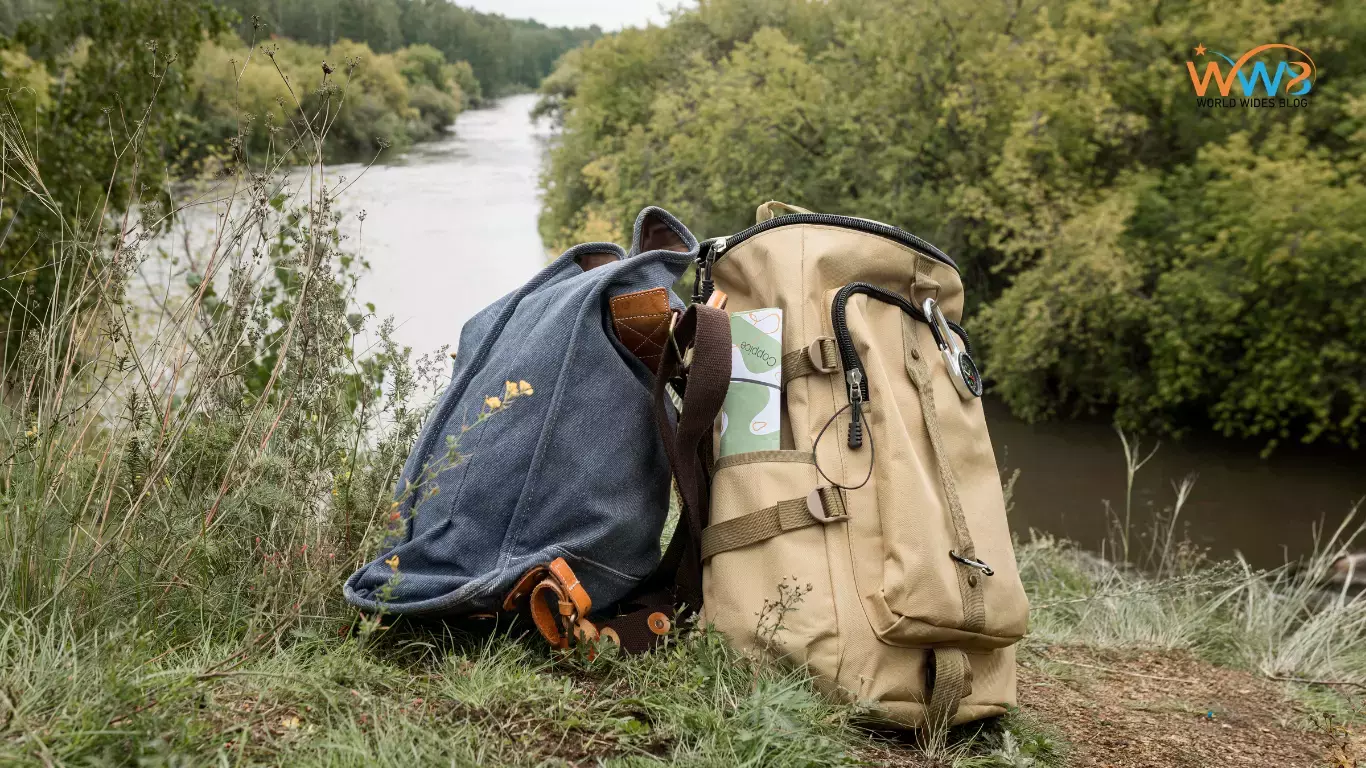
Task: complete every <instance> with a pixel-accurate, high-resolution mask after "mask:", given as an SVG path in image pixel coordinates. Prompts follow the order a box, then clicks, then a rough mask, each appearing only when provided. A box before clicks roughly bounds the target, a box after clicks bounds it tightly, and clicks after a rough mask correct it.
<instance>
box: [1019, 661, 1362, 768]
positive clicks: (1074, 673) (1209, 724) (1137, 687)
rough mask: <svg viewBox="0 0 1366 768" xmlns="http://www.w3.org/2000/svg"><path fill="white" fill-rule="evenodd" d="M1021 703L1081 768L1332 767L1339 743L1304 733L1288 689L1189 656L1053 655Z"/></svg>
mask: <svg viewBox="0 0 1366 768" xmlns="http://www.w3.org/2000/svg"><path fill="white" fill-rule="evenodd" d="M1019 698H1020V706H1021V708H1022V709H1023V710H1025V711H1026V712H1032V713H1033V714H1035V715H1036V716H1037V717H1038V718H1039V719H1040V720H1043V721H1045V722H1047V723H1049V724H1051V725H1052V726H1053V727H1055V728H1057V729H1058V730H1059V731H1060V732H1061V733H1062V734H1063V735H1064V736H1065V737H1066V738H1067V740H1068V741H1069V742H1071V744H1072V751H1071V754H1070V759H1069V761H1068V762H1069V763H1070V764H1071V765H1075V766H1079V767H1085V768H1092V767H1094V768H1187V767H1189V768H1211V767H1212V766H1220V767H1221V768H1222V767H1225V766H1226V767H1228V768H1243V767H1244V766H1246V768H1300V766H1304V767H1305V768H1311V767H1315V768H1316V767H1318V766H1324V765H1333V764H1334V763H1333V762H1332V760H1333V753H1334V744H1333V739H1332V738H1330V736H1329V735H1328V734H1327V733H1323V732H1314V731H1312V730H1306V728H1307V720H1306V717H1305V715H1304V713H1302V712H1300V711H1299V710H1298V709H1297V708H1296V707H1295V706H1294V704H1293V703H1291V702H1290V701H1288V700H1287V698H1286V695H1285V691H1284V690H1283V689H1282V687H1281V686H1280V684H1278V683H1276V682H1273V681H1270V680H1267V679H1265V678H1262V677H1258V676H1256V675H1253V674H1250V673H1247V672H1242V671H1237V670H1232V669H1225V668H1222V667H1216V666H1213V665H1211V664H1209V663H1206V662H1204V661H1201V660H1199V659H1197V658H1195V657H1194V656H1192V655H1191V654H1189V653H1184V652H1152V651H1142V652H1140V651H1098V650H1095V649H1090V648H1081V647H1056V646H1055V647H1051V648H1047V649H1045V650H1043V651H1041V652H1040V653H1038V654H1034V655H1033V658H1030V659H1026V660H1025V661H1024V662H1023V663H1022V664H1021V666H1020V691H1019ZM1347 764H1348V765H1351V763H1347Z"/></svg>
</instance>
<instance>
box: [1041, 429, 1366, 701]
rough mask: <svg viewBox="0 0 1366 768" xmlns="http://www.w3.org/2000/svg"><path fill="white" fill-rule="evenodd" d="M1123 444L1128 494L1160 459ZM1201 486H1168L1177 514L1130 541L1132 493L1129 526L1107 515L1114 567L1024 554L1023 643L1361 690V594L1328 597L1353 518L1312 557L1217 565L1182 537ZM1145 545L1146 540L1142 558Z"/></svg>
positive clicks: (1364, 673)
mask: <svg viewBox="0 0 1366 768" xmlns="http://www.w3.org/2000/svg"><path fill="white" fill-rule="evenodd" d="M1121 438H1122V439H1123V442H1124V448H1125V450H1124V455H1125V459H1126V465H1127V466H1126V478H1127V479H1126V483H1127V487H1128V488H1129V489H1130V490H1131V489H1132V487H1133V483H1134V479H1135V477H1136V476H1137V475H1138V473H1139V471H1140V470H1141V469H1142V468H1143V465H1144V464H1146V463H1147V462H1148V461H1149V460H1150V459H1151V458H1152V455H1153V453H1152V452H1149V453H1147V454H1146V455H1144V454H1143V453H1142V452H1141V451H1140V450H1139V448H1138V444H1137V442H1134V441H1131V440H1130V439H1128V438H1127V436H1124V435H1122V434H1121ZM1155 450H1156V449H1154V451H1155ZM1195 483H1196V478H1195V477H1194V476H1190V477H1186V478H1184V479H1183V480H1181V481H1180V482H1178V483H1174V484H1173V486H1172V491H1173V501H1172V504H1171V505H1170V506H1169V507H1167V509H1166V510H1165V511H1164V513H1162V514H1159V515H1158V516H1157V518H1156V520H1155V521H1154V523H1153V525H1152V530H1150V531H1147V532H1139V531H1135V530H1134V527H1133V523H1132V518H1131V516H1130V514H1129V506H1130V503H1129V501H1128V500H1127V496H1128V495H1131V493H1129V494H1126V503H1125V511H1124V514H1123V517H1121V516H1120V515H1117V514H1114V513H1113V512H1111V511H1110V510H1108V508H1107V514H1108V515H1109V516H1110V520H1111V523H1112V527H1111V535H1110V539H1109V541H1108V542H1107V544H1106V546H1105V547H1104V550H1106V551H1108V552H1111V553H1114V555H1115V559H1113V560H1110V559H1105V558H1104V557H1100V556H1095V555H1091V554H1089V553H1086V552H1083V551H1080V550H1078V549H1077V548H1076V547H1075V546H1074V545H1073V544H1071V543H1070V542H1067V541H1062V540H1058V539H1056V538H1054V537H1051V536H1047V535H1042V534H1038V533H1035V534H1033V535H1032V537H1031V539H1030V540H1029V541H1028V542H1024V543H1021V544H1019V545H1017V548H1016V550H1017V555H1018V557H1019V561H1020V569H1021V575H1022V578H1023V579H1024V582H1025V586H1026V589H1027V590H1028V592H1029V594H1030V601H1031V608H1032V615H1031V622H1030V636H1029V638H1028V639H1027V643H1028V644H1030V645H1032V646H1034V647H1036V648H1039V647H1044V646H1046V645H1048V644H1054V643H1065V644H1082V645H1087V646H1091V647H1103V648H1153V649H1186V650H1191V651H1194V652H1196V653H1198V654H1200V655H1202V656H1204V657H1206V658H1208V659H1210V660H1212V661H1215V662H1217V663H1220V664H1225V665H1229V666H1235V667H1241V668H1246V669H1249V670H1253V671H1256V672H1258V673H1260V674H1262V675H1265V676H1266V677H1268V678H1271V679H1274V680H1281V681H1285V682H1287V683H1291V684H1293V685H1298V686H1305V685H1308V686H1314V685H1317V686H1326V687H1329V688H1333V689H1335V690H1337V691H1340V692H1343V693H1347V694H1353V693H1357V692H1360V691H1363V690H1366V592H1363V591H1360V590H1358V589H1354V588H1353V585H1351V584H1350V583H1347V582H1344V583H1343V584H1342V585H1341V586H1340V587H1337V588H1334V587H1331V586H1330V584H1331V582H1332V579H1331V578H1330V577H1331V576H1332V575H1333V572H1334V563H1335V562H1337V561H1338V559H1339V558H1341V557H1344V556H1346V555H1348V554H1350V553H1352V552H1354V551H1355V550H1357V549H1358V548H1359V547H1360V546H1361V544H1360V542H1361V539H1362V534H1363V531H1366V525H1363V524H1362V523H1361V521H1360V520H1359V519H1358V517H1357V510H1356V509H1354V510H1353V511H1352V513H1351V514H1349V515H1348V516H1347V518H1346V519H1345V520H1344V521H1343V522H1342V523H1341V524H1340V525H1339V526H1338V527H1337V528H1336V529H1334V530H1333V531H1332V532H1331V533H1328V534H1327V535H1322V534H1323V532H1321V531H1320V532H1318V533H1317V534H1316V535H1315V540H1314V546H1313V549H1312V552H1311V553H1310V554H1309V555H1308V556H1307V557H1305V558H1302V559H1301V560H1299V561H1297V562H1290V563H1286V564H1284V565H1282V566H1280V567H1277V568H1270V569H1258V568H1254V567H1252V566H1251V565H1250V564H1249V563H1248V562H1247V561H1246V560H1245V559H1244V558H1242V556H1241V555H1239V556H1235V558H1234V559H1232V560H1229V561H1211V560H1209V559H1208V558H1207V557H1206V554H1205V553H1204V551H1203V550H1201V549H1199V548H1197V547H1196V546H1194V545H1193V544H1191V543H1190V542H1189V541H1188V540H1186V539H1184V538H1183V537H1180V536H1178V535H1177V522H1178V521H1179V520H1180V518H1181V513H1182V510H1183V507H1184V506H1185V504H1186V502H1187V500H1188V499H1189V498H1190V495H1191V492H1192V490H1193V488H1194V486H1195ZM1139 533H1144V535H1146V536H1147V538H1148V539H1149V544H1148V547H1147V549H1146V551H1145V552H1143V553H1141V556H1140V553H1139V549H1140V548H1139V547H1138V546H1136V545H1137V542H1138V540H1139V538H1140V537H1139ZM1130 555H1133V557H1132V558H1131V557H1130ZM1349 581H1350V580H1349Z"/></svg>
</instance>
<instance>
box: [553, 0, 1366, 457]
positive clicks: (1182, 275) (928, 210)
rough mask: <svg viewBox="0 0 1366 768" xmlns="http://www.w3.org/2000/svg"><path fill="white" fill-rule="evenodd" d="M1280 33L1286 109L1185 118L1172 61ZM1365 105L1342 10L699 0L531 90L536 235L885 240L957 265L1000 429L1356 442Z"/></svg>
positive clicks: (1362, 341) (1365, 312)
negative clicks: (1309, 65) (1017, 417)
mask: <svg viewBox="0 0 1366 768" xmlns="http://www.w3.org/2000/svg"><path fill="white" fill-rule="evenodd" d="M1280 41H1284V42H1289V43H1291V44H1294V45H1296V46H1298V47H1300V48H1302V49H1304V50H1306V51H1309V52H1310V53H1311V54H1312V55H1313V57H1314V60H1315V62H1316V63H1317V65H1318V71H1319V76H1318V78H1317V80H1316V82H1315V83H1314V87H1313V91H1312V93H1311V94H1310V102H1311V103H1310V106H1309V107H1307V108H1299V109H1295V108H1262V109H1255V108H1241V107H1239V108H1225V109H1214V110H1210V109H1204V108H1199V107H1197V106H1196V103H1195V97H1194V94H1193V93H1192V90H1191V85H1190V79H1189V76H1188V75H1187V73H1186V67H1185V62H1186V61H1188V60H1192V59H1194V58H1195V55H1194V54H1193V53H1192V49H1193V48H1194V47H1195V46H1196V45H1198V44H1202V43H1203V44H1205V45H1207V46H1209V47H1210V48H1212V49H1217V50H1221V51H1228V52H1230V53H1234V54H1236V53H1237V52H1238V51H1243V50H1248V49H1250V48H1252V47H1253V46H1255V45H1258V44H1261V43H1266V42H1280ZM1364 92H1366V7H1363V6H1361V5H1360V4H1356V3H1350V2H1345V1H1341V0H1340V1H1339V2H1329V3H1321V2H1308V1H1307V0H1291V2H1285V3H1277V4H1274V5H1272V4H1267V3H1262V2H1254V1H1253V0H1242V1H1241V2H1238V3H1236V7H1233V8H1230V7H1222V6H1221V7H1220V8H1219V9H1217V10H1216V9H1214V8H1212V7H1209V6H1208V5H1207V4H1204V3H1195V2H1175V3H1173V2H1170V0H1111V1H1110V2H1106V3H1101V4H1095V3H1090V2H1081V1H1080V0H1072V1H1067V2H1062V3H1044V2H1042V1H1041V0H1033V1H1031V0H1018V1H1016V0H1009V1H1008V2H1005V3H974V2H966V0H950V1H948V2H944V1H942V0H938V1H936V0H858V1H856V0H829V1H828V2H816V1H815V0H703V1H702V2H701V3H699V5H698V7H697V8H696V9H695V10H688V11H681V12H678V13H676V14H675V15H674V17H673V18H672V20H671V21H670V23H669V24H668V25H667V26H665V27H663V28H651V29H645V30H626V31H623V32H621V33H619V34H616V35H612V36H609V37H605V38H603V39H601V40H599V41H597V42H596V43H594V44H593V45H592V46H591V47H588V48H585V49H581V50H577V51H573V52H571V53H570V54H569V55H568V56H566V57H565V59H564V60H563V62H562V64H561V66H560V67H559V69H558V70H557V71H556V72H555V73H554V74H553V75H551V77H549V78H548V79H547V80H546V83H545V85H544V86H543V93H544V98H543V101H542V105H541V110H542V112H544V113H548V114H551V115H553V116H554V117H555V118H556V119H557V120H558V121H559V123H560V125H561V127H562V131H561V132H560V134H559V136H558V138H557V139H556V141H555V144H554V146H553V147H552V149H551V152H550V161H549V165H548V167H547V169H546V171H545V174H544V179H543V186H544V188H545V210H544V213H543V217H542V232H543V235H544V236H545V237H546V239H547V241H549V242H552V243H554V244H556V245H563V244H566V243H568V242H570V241H573V240H578V239H582V238H585V237H591V238H599V239H600V238H601V237H603V236H608V237H611V236H620V235H621V234H622V233H624V232H627V231H629V226H630V220H631V219H630V217H631V216H632V215H633V214H634V212H635V211H636V210H638V209H639V207H640V206H641V205H644V204H647V203H654V204H660V205H665V206H667V207H669V208H670V209H674V210H676V211H677V212H678V213H680V214H682V215H683V217H684V220H685V221H688V222H689V224H690V225H692V226H694V227H695V228H696V229H698V230H699V231H700V232H702V233H705V234H710V235H716V234H724V233H729V232H732V231H735V230H738V229H740V228H742V227H743V226H746V225H747V224H749V223H752V219H750V215H751V214H750V212H751V211H752V210H753V209H754V207H755V206H756V205H757V204H758V203H761V202H763V201H764V200H768V199H774V198H776V199H780V200H789V201H791V202H796V203H799V204H801V205H804V206H807V207H810V208H813V209H816V210H822V211H830V212H843V213H850V214H855V215H860V216H866V217H870V218H875V219H880V220H885V221H889V222H893V223H896V224H898V225H901V226H903V227H905V228H907V229H909V230H911V231H914V232H916V233H918V234H920V235H922V236H925V237H927V238H928V239H930V240H931V241H933V242H935V243H936V244H938V245H939V246H940V247H942V248H945V249H946V250H948V251H949V252H950V253H951V254H954V255H955V256H956V257H957V259H958V260H959V262H960V264H961V265H962V266H963V271H964V274H965V279H966V280H967V281H968V283H969V290H970V295H971V296H972V297H973V299H974V301H975V302H977V303H976V305H974V306H973V307H972V308H971V311H972V313H973V314H975V315H976V316H975V317H974V318H970V321H972V322H973V323H974V325H976V327H977V329H978V330H979V332H980V333H979V337H980V338H982V339H983V342H984V347H985V352H986V357H987V360H986V362H987V374H988V375H989V376H990V377H991V378H992V380H993V382H994V386H995V390H996V392H997V393H999V394H1000V395H1001V396H1002V397H1003V398H1004V399H1005V400H1006V401H1007V402H1008V403H1009V404H1010V406H1011V407H1012V408H1013V409H1014V410H1015V411H1016V412H1017V413H1019V414H1021V415H1023V416H1025V417H1028V418H1046V417H1051V416H1072V415H1076V414H1081V413H1096V412H1107V413H1108V412H1113V413H1114V414H1115V416H1116V418H1117V420H1118V421H1119V423H1120V424H1122V425H1124V426H1126V427H1129V428H1139V429H1148V430H1156V431H1168V432H1180V431H1182V430H1184V429H1188V428H1198V429H1215V430H1218V431H1220V432H1222V433H1225V434H1228V435H1233V436H1243V437H1253V438H1256V439H1259V440H1262V441H1264V443H1265V444H1267V445H1268V446H1270V445H1274V444H1275V443H1276V442H1278V441H1281V440H1284V439H1287V438H1295V439H1301V440H1304V441H1314V440H1320V439H1328V440H1333V441H1345V442H1349V443H1352V444H1356V443H1357V442H1358V441H1359V439H1360V438H1361V436H1362V434H1363V427H1362V425H1363V421H1364V419H1363V417H1366V252H1364V251H1363V238H1366V192H1363V181H1366V163H1363V149H1366V98H1363V97H1362V96H1361V95H1360V94H1362V93H1364Z"/></svg>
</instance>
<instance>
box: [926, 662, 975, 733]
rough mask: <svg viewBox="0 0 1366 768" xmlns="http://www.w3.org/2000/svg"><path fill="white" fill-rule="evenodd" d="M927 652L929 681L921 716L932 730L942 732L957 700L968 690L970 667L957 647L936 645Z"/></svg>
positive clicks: (956, 706) (955, 707) (955, 706)
mask: <svg viewBox="0 0 1366 768" xmlns="http://www.w3.org/2000/svg"><path fill="white" fill-rule="evenodd" d="M929 654H930V664H932V665H933V666H932V667H931V669H932V670H933V680H932V681H931V683H930V703H929V706H928V707H927V708H926V712H925V719H926V720H927V721H928V724H929V727H930V729H931V730H932V731H933V730H940V731H942V730H944V729H947V728H948V727H949V724H950V723H952V722H953V716H954V715H956V714H957V713H958V703H959V702H960V701H962V700H963V697H964V696H966V695H968V693H969V692H971V687H972V668H971V667H969V666H968V657H967V654H965V653H963V652H962V651H960V650H958V649H957V648H936V649H934V650H932V651H930V652H929Z"/></svg>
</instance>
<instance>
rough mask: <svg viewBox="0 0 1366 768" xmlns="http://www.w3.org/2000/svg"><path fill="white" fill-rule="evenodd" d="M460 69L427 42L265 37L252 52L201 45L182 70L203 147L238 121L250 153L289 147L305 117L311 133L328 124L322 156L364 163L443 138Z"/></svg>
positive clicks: (459, 99)
mask: <svg viewBox="0 0 1366 768" xmlns="http://www.w3.org/2000/svg"><path fill="white" fill-rule="evenodd" d="M277 68H278V71H277ZM325 69H328V70H331V71H330V72H327V71H325ZM461 72H463V69H461V68H459V67H457V66H456V65H451V64H448V63H447V62H446V60H445V57H444V56H442V54H441V52H440V51H438V50H436V49H435V48H431V47H430V46H415V47H413V48H405V49H402V50H399V51H397V52H395V53H393V54H376V53H375V52H374V51H371V50H370V48H369V47H368V46H366V45H365V44H363V43H353V42H351V41H349V40H343V41H341V42H339V43H337V44H336V45H333V46H330V47H328V48H321V47H317V46H312V45H307V44H304V43H298V42H294V41H291V40H270V41H268V42H266V43H263V44H262V45H260V46H258V47H256V48H254V49H253V48H251V47H249V46H247V45H246V44H244V43H243V42H242V41H241V40H238V39H236V38H234V37H231V36H228V37H226V38H224V39H223V40H222V41H220V42H213V41H210V42H208V43H206V44H205V45H204V49H203V51H202V53H201V55H200V58H199V60H198V61H197V63H196V65H195V67H194V69H193V70H192V71H191V73H190V80H191V82H192V84H193V87H194V88H195V90H196V91H197V98H196V101H195V104H194V110H193V114H194V116H195V117H196V118H197V119H198V120H199V121H200V123H201V125H202V126H203V131H202V137H203V138H205V139H208V140H210V141H214V140H216V141H223V140H226V139H228V138H231V137H235V136H236V134H237V127H238V125H239V124H240V125H241V126H242V133H243V135H244V137H245V139H246V141H245V145H246V148H247V150H248V151H249V152H253V153H258V154H260V153H266V152H269V151H273V152H277V153H284V154H288V153H290V152H291V151H293V150H292V149H291V148H293V147H296V146H297V145H298V144H299V139H300V136H302V135H304V134H306V133H307V132H308V130H309V129H310V127H309V126H306V125H305V124H304V121H303V115H308V116H309V118H310V121H311V123H312V126H311V128H312V130H315V131H316V130H319V129H320V128H321V127H322V126H324V125H326V126H327V130H328V132H329V134H330V137H331V143H330V144H329V147H328V156H329V158H331V159H359V158H366V159H368V158H370V157H373V156H374V155H375V153H377V152H378V151H379V150H380V149H381V148H383V147H384V146H394V147H396V148H404V147H407V146H409V145H411V144H412V143H413V142H414V141H421V140H423V139H427V138H430V137H432V136H433V135H436V134H438V133H442V132H444V131H445V130H446V129H447V128H448V127H449V126H450V125H451V123H453V122H454V120H455V116H456V115H457V114H459V113H460V111H461V109H463V107H464V96H463V93H462V91H461V89H460V83H459V79H460V77H461ZM282 74H283V75H284V77H283V78H282V77H281V75H282ZM328 97H335V98H330V99H329V98H328ZM325 103H326V104H330V105H331V106H332V109H333V110H335V111H326V110H324V109H322V107H323V105H324V104H325ZM299 107H302V112H300V110H299ZM296 159H297V158H296Z"/></svg>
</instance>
